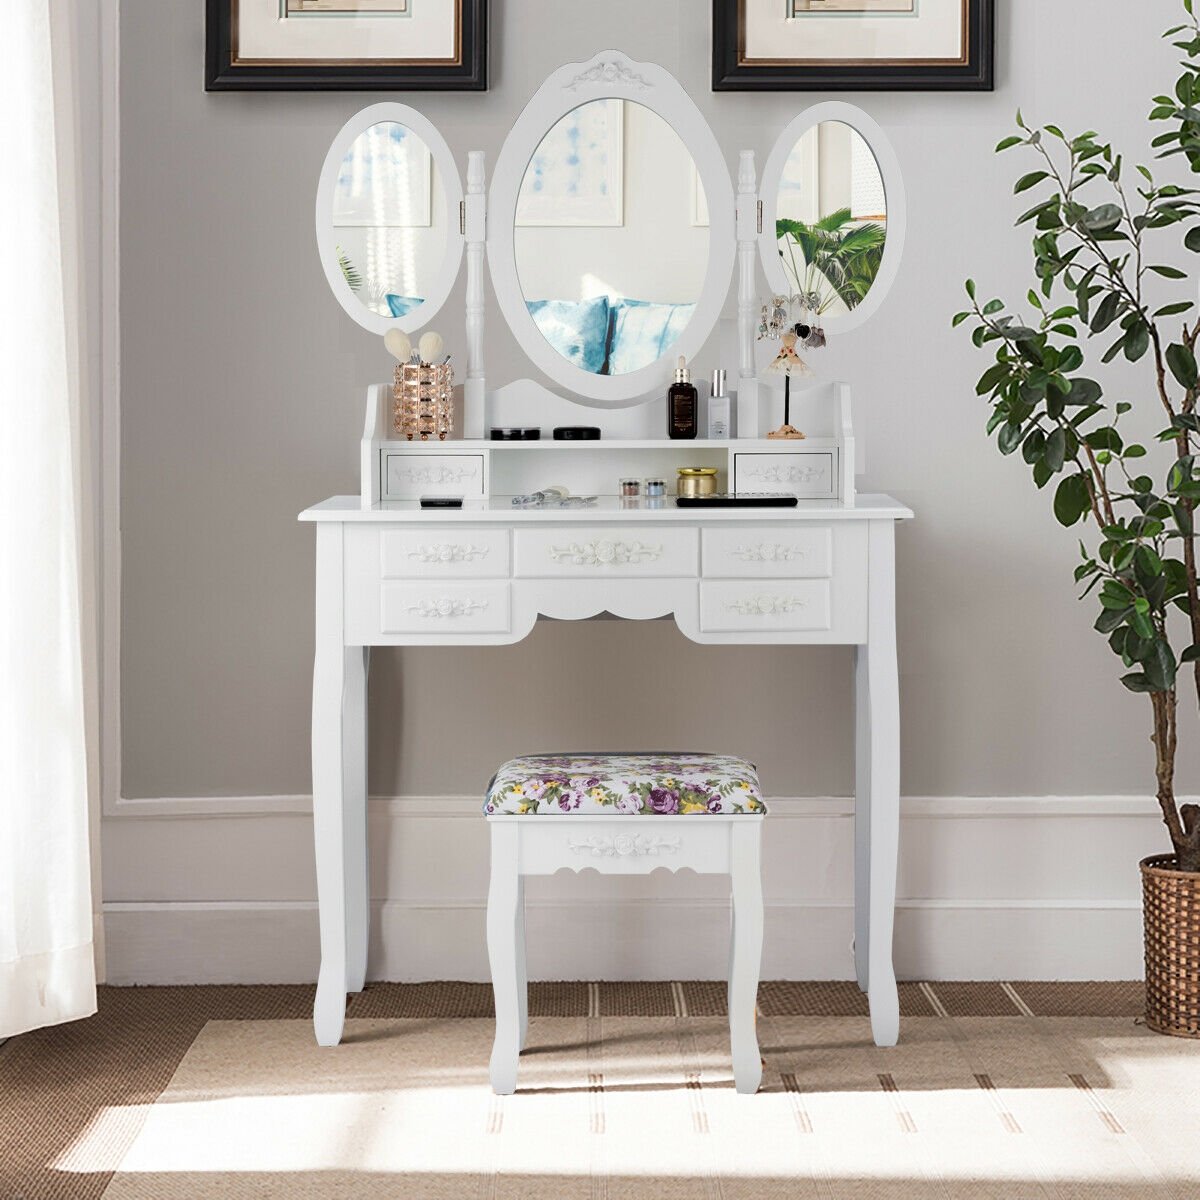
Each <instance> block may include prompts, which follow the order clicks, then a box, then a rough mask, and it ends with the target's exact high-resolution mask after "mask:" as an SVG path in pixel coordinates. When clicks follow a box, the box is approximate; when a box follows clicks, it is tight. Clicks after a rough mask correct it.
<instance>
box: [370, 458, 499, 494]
mask: <svg viewBox="0 0 1200 1200" xmlns="http://www.w3.org/2000/svg"><path fill="white" fill-rule="evenodd" d="M380 454H381V455H382V461H381V463H380V467H381V470H380V499H381V500H419V499H420V498H421V497H422V496H482V495H484V493H485V491H486V488H485V487H484V464H485V459H484V456H483V455H482V454H436V453H428V452H426V451H424V450H414V451H412V452H411V453H406V452H404V451H392V450H381V451H380Z"/></svg>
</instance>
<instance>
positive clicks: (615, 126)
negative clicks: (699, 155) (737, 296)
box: [514, 100, 709, 375]
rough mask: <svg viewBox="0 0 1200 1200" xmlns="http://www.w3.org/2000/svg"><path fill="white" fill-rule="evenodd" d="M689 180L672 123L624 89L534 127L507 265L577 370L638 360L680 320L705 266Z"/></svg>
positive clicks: (671, 340)
mask: <svg viewBox="0 0 1200 1200" xmlns="http://www.w3.org/2000/svg"><path fill="white" fill-rule="evenodd" d="M697 186H698V180H697V177H696V172H695V168H694V165H693V162H692V157H691V154H690V153H689V151H688V149H687V147H686V146H685V145H684V143H683V141H682V139H681V138H680V137H679V135H678V134H677V133H676V132H675V131H674V130H673V129H672V128H671V126H670V125H668V124H667V122H666V121H664V120H663V119H662V118H661V117H660V116H659V115H658V114H657V113H655V112H653V111H652V110H651V109H649V108H646V107H645V106H644V105H641V104H637V103H634V102H632V101H622V100H593V101H590V102H588V103H587V104H583V105H580V106H579V107H578V108H576V109H574V110H573V111H572V112H570V113H568V114H567V115H566V116H564V117H563V118H562V119H561V120H560V121H558V122H557V124H556V125H555V126H554V127H553V128H552V129H551V130H550V131H549V132H548V133H547V134H546V136H545V137H544V138H543V139H542V141H541V143H540V145H539V146H538V149H537V150H536V151H535V153H534V155H533V157H532V158H531V159H530V162H529V166H528V167H527V168H526V171H525V176H524V179H523V181H522V184H521V191H520V195H519V197H518V200H517V213H516V229H515V230H514V240H515V247H516V261H517V274H518V277H519V279H520V283H521V291H522V293H523V294H524V297H525V302H526V305H527V306H528V308H529V312H530V315H531V316H532V317H533V320H534V323H535V324H536V325H537V327H538V329H539V330H540V331H541V333H542V336H543V337H545V339H546V340H547V342H549V343H550V345H551V346H552V347H553V348H554V349H555V350H556V351H557V352H558V353H559V354H561V355H562V356H563V357H564V358H566V359H567V360H568V361H569V362H571V363H572V364H574V365H575V366H577V367H579V368H580V370H583V371H587V372H589V373H590V374H596V375H626V374H629V373H631V372H633V371H638V370H641V369H642V368H644V367H648V366H651V365H652V364H653V363H655V362H658V361H659V360H660V359H661V358H663V357H664V356H666V355H668V354H670V353H671V349H672V347H673V346H674V344H675V342H676V341H677V340H678V338H679V336H680V334H681V333H682V332H683V330H684V329H686V328H687V325H688V322H689V321H690V320H691V317H692V313H693V311H694V310H695V305H696V302H697V300H698V299H699V298H700V293H701V289H702V287H703V284H704V276H705V274H706V272H707V269H708V239H709V230H708V227H707V223H705V224H700V223H698V220H697V216H698V213H699V211H700V210H701V209H704V219H705V222H707V210H706V208H704V206H703V189H702V188H701V189H700V195H699V198H697V190H696V189H697Z"/></svg>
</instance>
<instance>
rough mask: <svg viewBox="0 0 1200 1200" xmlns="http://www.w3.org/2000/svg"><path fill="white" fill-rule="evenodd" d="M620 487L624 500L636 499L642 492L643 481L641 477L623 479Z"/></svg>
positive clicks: (620, 493)
mask: <svg viewBox="0 0 1200 1200" xmlns="http://www.w3.org/2000/svg"><path fill="white" fill-rule="evenodd" d="M618 488H619V495H620V497H621V499H622V500H635V499H637V497H638V496H640V495H641V494H642V481H641V480H640V479H622V480H621V482H620V484H619V485H618Z"/></svg>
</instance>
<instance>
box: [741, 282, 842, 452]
mask: <svg viewBox="0 0 1200 1200" xmlns="http://www.w3.org/2000/svg"><path fill="white" fill-rule="evenodd" d="M806 299H807V298H806V297H802V296H775V297H774V298H773V299H772V303H771V307H770V309H768V308H767V306H766V305H765V304H764V305H763V310H762V318H761V320H760V322H759V327H758V336H759V338H760V339H761V338H772V339H774V338H778V339H779V342H780V348H779V353H778V354H777V355H776V356H775V359H774V361H773V362H772V363H771V365H770V366H769V367H767V373H768V374H771V375H782V376H783V424H782V425H781V426H780V427H779V428H778V429H776V430H774V431H773V432H771V433H768V434H767V437H768V438H771V439H774V440H782V441H798V440H801V439H803V438H804V436H805V435H804V434H803V433H802V432H801V431H800V430H799V429H797V428H796V427H795V426H794V425H793V424H792V376H793V375H795V376H796V377H797V378H804V377H805V376H811V375H812V374H813V370H812V368H811V367H810V366H809V365H808V363H806V362H805V361H804V359H802V358H801V357H800V355H799V354H797V353H796V343H797V342H798V341H801V340H803V342H804V345H806V346H811V347H812V348H813V349H814V350H819V349H820V348H821V347H822V346H824V345H825V331H824V330H823V329H821V328H820V326H819V325H818V324H817V323H816V318H815V317H814V320H813V323H812V324H811V325H809V324H805V323H804V322H803V321H797V322H795V323H794V324H793V323H792V320H791V315H790V310H791V307H792V305H793V304H796V303H799V304H800V305H801V306H802V307H806V304H805V301H806Z"/></svg>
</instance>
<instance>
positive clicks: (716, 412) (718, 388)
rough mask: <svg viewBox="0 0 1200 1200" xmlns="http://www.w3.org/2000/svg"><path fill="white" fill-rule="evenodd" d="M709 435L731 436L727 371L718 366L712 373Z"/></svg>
mask: <svg viewBox="0 0 1200 1200" xmlns="http://www.w3.org/2000/svg"><path fill="white" fill-rule="evenodd" d="M708 436H709V437H710V438H714V439H718V440H725V439H727V438H728V437H729V397H728V396H727V395H726V394H725V372H724V370H722V369H721V368H720V367H718V368H717V369H716V370H715V371H713V373H712V394H711V395H710V396H709V398H708Z"/></svg>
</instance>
